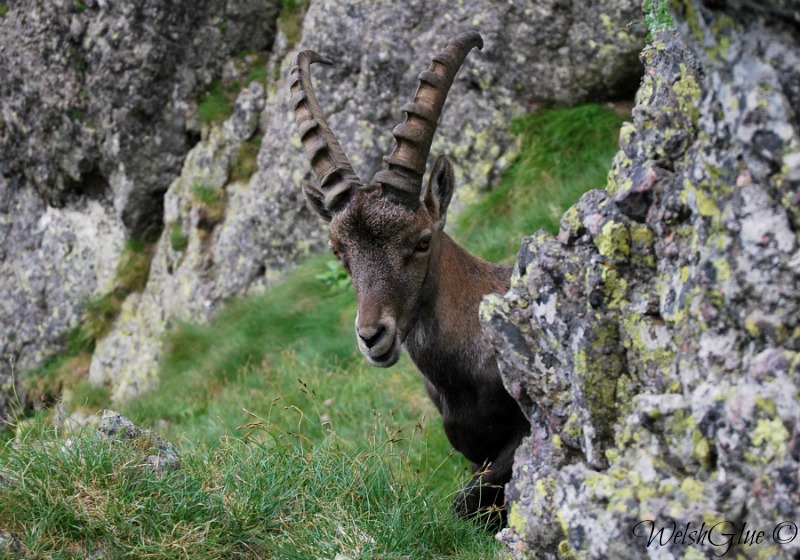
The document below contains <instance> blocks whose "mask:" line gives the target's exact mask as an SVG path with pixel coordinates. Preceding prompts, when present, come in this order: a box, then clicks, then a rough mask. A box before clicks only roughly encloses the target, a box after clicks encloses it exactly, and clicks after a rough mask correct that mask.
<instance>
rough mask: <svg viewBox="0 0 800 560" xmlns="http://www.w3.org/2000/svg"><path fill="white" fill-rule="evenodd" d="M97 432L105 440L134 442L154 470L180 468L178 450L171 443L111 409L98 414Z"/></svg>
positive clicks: (145, 461) (147, 463)
mask: <svg viewBox="0 0 800 560" xmlns="http://www.w3.org/2000/svg"><path fill="white" fill-rule="evenodd" d="M99 417H100V418H99V421H98V422H97V433H98V434H99V435H100V436H101V437H102V438H103V439H106V440H110V441H118V442H122V443H135V444H136V446H137V448H138V449H142V451H143V452H144V453H145V454H146V457H145V458H144V463H145V464H146V465H149V466H150V467H151V468H152V469H153V470H156V471H168V470H177V469H179V468H180V460H179V458H178V451H177V449H176V448H175V446H173V445H172V444H171V443H169V442H167V441H164V440H163V439H161V436H159V435H158V434H157V433H156V432H154V431H152V430H145V429H143V428H139V427H137V426H136V425H135V424H134V423H133V422H131V421H130V420H128V419H127V418H125V417H124V416H122V415H120V414H119V413H117V412H114V411H113V410H104V411H103V412H101V413H100V414H99Z"/></svg>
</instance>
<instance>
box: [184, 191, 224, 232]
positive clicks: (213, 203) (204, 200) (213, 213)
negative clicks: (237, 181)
mask: <svg viewBox="0 0 800 560" xmlns="http://www.w3.org/2000/svg"><path fill="white" fill-rule="evenodd" d="M189 194H190V195H191V199H192V201H193V202H194V203H195V204H197V205H200V206H201V207H202V209H203V210H204V213H205V218H206V219H207V220H209V221H211V222H212V223H219V221H220V220H222V217H223V215H224V213H225V190H224V189H221V188H217V187H214V186H213V185H208V184H206V183H200V182H197V183H193V184H192V186H191V187H190V188H189Z"/></svg>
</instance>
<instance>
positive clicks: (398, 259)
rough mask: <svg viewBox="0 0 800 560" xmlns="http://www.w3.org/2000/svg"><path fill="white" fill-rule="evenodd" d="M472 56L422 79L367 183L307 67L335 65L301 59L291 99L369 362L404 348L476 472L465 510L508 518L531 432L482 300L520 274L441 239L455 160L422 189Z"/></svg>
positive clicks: (458, 56) (447, 56)
mask: <svg viewBox="0 0 800 560" xmlns="http://www.w3.org/2000/svg"><path fill="white" fill-rule="evenodd" d="M473 47H478V48H482V47H483V39H482V38H481V36H480V34H479V33H477V32H475V31H469V32H466V33H462V34H461V35H459V36H458V37H456V38H455V39H454V40H453V41H451V42H450V44H448V45H447V48H446V49H445V50H444V51H443V52H441V53H439V54H438V55H436V56H435V57H434V58H433V63H432V64H431V66H430V68H429V69H428V70H427V71H425V72H422V73H421V74H420V75H419V80H420V83H419V87H418V88H417V92H416V95H415V96H414V100H413V101H412V102H411V103H408V104H406V105H405V106H404V107H403V110H404V111H405V112H406V114H407V116H406V119H405V122H403V123H401V124H400V125H398V126H397V127H396V128H395V129H394V131H393V135H394V137H395V141H396V145H395V148H394V150H393V151H392V153H391V154H390V155H389V156H387V157H385V158H384V161H385V163H386V166H385V168H384V169H383V170H381V171H379V172H378V173H377V174H376V175H375V177H374V179H373V180H372V181H371V182H370V183H369V184H365V183H363V182H362V181H361V180H360V179H359V178H358V176H357V175H356V173H355V171H354V170H353V168H352V166H351V165H350V162H349V161H348V159H347V156H346V155H345V153H344V151H343V150H342V148H341V146H340V145H339V142H338V140H337V139H336V137H335V136H334V134H333V132H332V131H331V129H330V127H329V126H328V124H327V122H326V120H325V117H324V116H323V114H322V111H321V110H320V107H319V104H318V103H317V100H316V97H315V95H314V90H313V88H312V86H311V77H310V65H311V64H312V63H314V62H322V63H325V64H331V62H330V61H328V60H326V59H325V58H323V57H322V56H320V55H319V54H317V53H316V52H313V51H303V52H301V53H300V54H298V55H297V58H296V60H295V63H294V65H293V66H292V69H291V75H290V89H291V95H292V104H293V107H294V112H295V118H296V120H297V126H298V128H299V131H300V136H301V138H302V144H303V147H304V149H305V153H306V156H307V157H308V159H309V161H310V162H311V166H312V168H313V170H314V173H315V175H316V177H317V180H318V181H319V187H317V186H314V185H310V184H306V185H304V187H303V190H304V192H305V195H306V198H307V199H308V202H309V204H310V206H311V208H313V209H314V210H315V211H316V212H317V213H318V214H319V215H320V216H322V217H323V218H324V219H325V220H327V221H328V222H330V226H329V227H330V246H331V249H332V250H333V254H334V255H335V256H336V257H337V258H338V259H339V261H340V262H341V264H342V266H343V267H344V268H345V270H346V271H347V272H348V273H349V274H350V275H351V276H352V279H353V286H354V288H355V292H356V299H357V301H358V314H357V315H356V341H357V343H358V348H359V349H360V350H361V352H362V353H363V354H364V356H365V357H366V358H367V361H368V362H369V363H370V364H372V365H374V366H378V367H389V366H391V365H393V364H394V363H395V362H396V361H397V360H398V358H399V356H400V347H401V345H403V344H405V347H406V349H407V351H408V354H409V356H410V357H411V359H412V360H413V361H414V363H415V364H416V365H417V367H418V368H419V370H420V371H421V372H422V375H423V377H424V381H425V388H426V389H427V391H428V394H429V395H430V397H431V399H433V402H434V403H435V404H436V406H437V407H438V409H439V411H440V412H441V414H442V418H443V420H444V429H445V433H446V434H447V437H448V439H449V440H450V443H452V445H453V447H454V448H455V449H456V450H457V451H459V452H461V453H463V454H464V456H465V457H466V458H467V459H468V460H469V461H470V462H471V463H472V467H473V471H474V472H475V473H476V476H475V477H474V478H473V481H472V483H471V484H470V485H469V486H468V487H467V488H466V489H465V490H464V492H463V493H462V495H461V496H460V497H459V499H458V500H457V502H456V507H457V508H458V509H459V510H460V511H461V512H462V513H465V514H466V515H468V516H473V515H476V514H480V513H483V512H486V511H489V512H495V515H494V519H495V520H499V519H501V518H500V517H498V516H497V515H496V514H497V512H503V511H504V510H503V506H504V485H505V483H506V482H508V481H509V479H510V477H511V467H512V462H513V457H514V451H515V450H516V448H517V446H518V445H519V443H520V441H521V440H522V438H523V437H524V436H525V435H526V434H528V432H529V431H530V425H529V423H528V421H527V419H526V418H525V416H524V415H523V413H522V412H521V410H520V408H519V406H518V405H517V403H516V402H515V401H514V400H513V399H512V398H511V396H510V395H509V394H508V392H506V390H505V388H504V387H503V383H502V381H501V379H500V374H499V371H498V368H497V364H496V362H495V360H494V357H493V356H492V352H491V350H490V348H489V346H488V344H487V341H486V340H485V338H484V336H483V334H482V333H481V328H480V324H479V322H478V306H479V304H480V302H481V299H482V297H483V296H484V294H488V293H491V292H505V291H507V290H508V287H509V279H510V276H511V269H510V268H509V267H506V266H501V265H493V264H490V263H487V262H485V261H483V260H481V259H478V258H476V257H474V256H472V255H470V254H469V253H468V252H467V251H465V250H464V249H462V248H461V247H460V246H459V245H457V244H456V243H455V242H454V241H453V240H452V239H451V238H450V237H449V236H448V235H447V234H446V233H445V232H444V225H445V218H446V215H447V207H448V204H449V203H450V198H451V197H452V195H453V189H454V187H455V185H454V175H453V168H452V166H451V164H450V161H449V160H448V159H447V157H445V156H439V159H437V160H436V163H435V165H434V166H433V171H432V173H431V177H430V179H429V181H428V184H427V186H423V174H424V173H425V165H426V161H427V158H428V153H429V152H430V148H431V142H432V140H433V135H434V132H435V130H436V126H437V123H438V120H439V114H440V113H441V111H442V107H443V106H444V102H445V99H446V97H447V93H448V91H449V90H450V86H451V85H452V83H453V79H454V78H455V75H456V72H457V71H458V69H459V68H460V67H461V64H462V63H463V62H464V59H465V58H466V56H467V53H469V51H470V50H471V49H472V48H473Z"/></svg>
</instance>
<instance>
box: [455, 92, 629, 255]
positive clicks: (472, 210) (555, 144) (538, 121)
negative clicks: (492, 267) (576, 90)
mask: <svg viewBox="0 0 800 560" xmlns="http://www.w3.org/2000/svg"><path fill="white" fill-rule="evenodd" d="M621 124H622V117H621V116H620V115H619V114H618V113H617V112H616V111H614V110H612V109H610V108H607V107H603V106H600V105H595V104H587V105H581V106H578V107H569V108H552V109H546V110H542V111H538V112H536V113H531V114H529V115H527V116H525V117H523V118H519V119H517V120H516V121H514V123H513V125H512V131H513V132H514V133H515V134H516V135H517V138H518V139H519V142H520V156H519V157H518V158H517V160H516V161H515V162H514V163H513V164H512V166H511V167H510V169H509V170H508V171H507V172H506V173H505V175H504V176H503V178H502V179H501V181H500V183H499V184H498V186H497V187H496V188H495V189H493V190H492V191H491V192H490V193H488V194H487V195H486V196H485V197H484V198H483V199H482V200H480V201H479V202H477V203H476V204H473V205H471V206H470V207H469V208H467V209H466V210H464V212H462V213H461V214H460V215H459V216H458V218H457V220H456V223H455V224H454V225H455V228H454V237H455V239H457V240H458V241H459V242H461V243H462V244H463V245H464V246H465V247H466V248H467V249H468V250H470V251H471V252H473V253H475V254H477V255H480V256H481V257H483V258H485V259H487V260H490V261H493V262H500V261H505V262H511V261H512V260H513V257H514V255H516V252H517V250H518V249H519V243H520V239H521V238H522V237H523V236H524V235H530V234H532V233H534V232H535V231H537V230H539V229H545V230H547V231H549V232H551V233H554V234H555V233H557V232H558V228H559V222H560V220H561V215H562V214H563V213H564V211H566V210H567V208H569V207H570V206H571V205H572V204H574V203H575V202H576V201H577V200H578V198H580V195H581V194H583V193H584V192H586V191H587V190H589V189H592V188H603V187H604V186H605V183H606V176H607V175H608V170H609V168H610V162H611V158H612V157H613V156H614V153H615V152H616V151H617V149H618V136H619V127H620V125H621Z"/></svg>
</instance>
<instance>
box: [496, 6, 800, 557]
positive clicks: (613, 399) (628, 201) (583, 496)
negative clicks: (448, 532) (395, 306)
mask: <svg viewBox="0 0 800 560" xmlns="http://www.w3.org/2000/svg"><path fill="white" fill-rule="evenodd" d="M676 5H677V4H676ZM680 6H681V10H682V11H681V12H680V13H678V14H677V19H678V21H679V32H664V33H661V34H659V35H657V36H656V37H655V38H654V40H653V42H652V44H651V45H650V46H649V47H648V48H647V49H646V50H645V51H644V53H643V55H642V58H643V61H644V63H645V79H644V80H643V82H642V85H641V88H640V89H639V91H638V93H637V105H636V107H635V109H634V111H633V122H632V123H629V124H626V125H624V126H623V128H622V130H621V134H620V151H619V153H618V154H617V156H616V158H615V160H614V165H613V169H612V171H611V173H610V175H609V181H608V184H607V186H606V189H605V190H603V191H599V190H598V191H592V192H589V193H587V194H586V195H584V196H583V198H582V199H581V200H580V201H579V202H578V203H577V204H576V205H575V206H574V207H573V208H571V209H570V210H569V211H568V212H567V213H566V214H565V216H564V218H563V219H562V222H561V230H560V232H559V234H558V236H557V238H554V237H552V236H550V235H548V234H545V233H541V232H540V233H538V234H536V235H534V236H532V237H530V238H527V239H525V240H524V241H523V245H522V248H521V250H520V253H519V256H518V260H517V263H516V267H515V270H514V275H513V278H512V286H511V290H510V291H509V292H508V293H507V294H505V295H504V296H490V297H488V298H487V299H486V300H485V301H484V304H483V306H482V308H481V319H482V322H483V325H484V328H485V330H486V333H487V335H488V336H489V337H490V338H491V339H492V341H493V344H494V345H495V348H496V351H497V356H498V360H499V363H500V365H501V371H502V375H503V377H504V382H505V384H506V387H507V388H508V389H509V391H510V392H511V393H512V395H514V396H515V397H516V398H517V400H518V402H519V404H520V406H521V407H522V409H523V410H524V411H525V412H526V414H527V415H528V417H529V418H530V420H531V423H532V433H531V437H530V438H529V439H528V440H526V441H525V442H524V443H523V444H522V446H521V447H520V448H519V450H518V451H517V455H516V459H515V469H514V476H513V479H512V481H511V483H510V484H509V486H508V488H507V496H508V497H509V523H510V530H509V531H507V533H508V534H506V535H504V541H505V542H508V543H510V546H512V548H513V550H514V551H515V552H514V553H515V554H517V555H521V557H523V558H561V557H580V558H640V557H643V556H650V557H654V558H656V557H657V558H677V557H691V556H692V555H695V556H698V557H699V556H704V557H705V556H708V555H710V554H714V555H721V554H723V553H726V552H727V549H726V545H725V544H724V542H725V539H726V537H725V535H724V534H723V533H726V532H727V533H731V532H737V531H746V530H748V529H750V530H754V531H758V530H763V531H765V539H764V541H763V542H761V543H759V544H752V543H751V544H740V545H737V548H736V549H735V550H736V551H737V553H740V554H743V555H747V556H756V555H759V556H761V555H763V556H769V557H771V558H793V557H795V556H796V555H797V554H798V551H800V542H796V540H792V541H790V539H789V538H788V537H786V535H788V532H789V531H790V529H791V525H786V524H785V523H794V520H796V519H797V518H798V517H799V516H800V505H798V504H800V495H799V494H798V480H799V479H798V474H797V473H798V472H800V453H799V452H798V449H800V445H798V443H797V442H798V441H799V440H798V437H797V434H798V433H800V402H798V398H797V395H798V394H799V393H798V389H799V388H800V374H799V373H798V371H800V368H799V367H798V364H800V358H798V344H799V342H798V341H799V340H800V338H799V337H798V336H799V335H798V333H800V330H798V324H797V321H798V317H800V283H798V280H799V279H800V278H799V277H800V272H798V271H800V267H798V264H800V251H798V239H797V227H796V224H797V208H798V206H797V191H798V186H800V157H798V155H800V141H799V140H800V138H799V134H800V132H798V131H800V126H798V125H799V124H800V123H799V122H798V115H797V112H796V110H793V109H792V108H793V107H794V108H796V107H798V106H800V105H798V99H800V97H798V94H800V87H799V86H798V84H800V70H799V69H800V65H798V64H797V63H798V62H799V61H798V60H797V57H798V53H799V52H800V48H798V47H800V45H799V44H798V43H799V42H800V39H798V36H797V34H796V32H795V31H796V25H797V20H796V11H795V12H792V11H791V10H789V9H783V8H782V7H780V6H777V5H776V6H772V7H767V6H763V7H761V6H759V7H756V6H755V5H753V4H751V3H745V2H730V3H725V4H720V3H714V4H713V5H712V4H711V3H707V2H700V1H694V2H686V3H683V4H681V5H680ZM704 522H705V524H706V525H705V528H706V529H708V528H709V527H710V526H716V529H714V530H716V531H717V533H716V537H715V542H717V543H723V544H719V546H715V545H714V544H713V543H711V542H710V541H709V539H704V540H702V542H699V540H700V539H699V534H700V531H701V526H702V523H704ZM724 522H728V523H727V524H726V525H716V524H718V523H724ZM745 522H746V527H744V526H743V523H745ZM687 523H688V524H689V529H688V530H687V531H686V536H687V537H689V538H682V537H681V536H678V538H677V540H675V541H674V542H670V543H668V544H667V543H666V542H665V544H664V545H662V544H661V543H660V542H659V540H658V537H656V539H655V541H652V542H649V541H650V535H651V534H652V533H651V531H654V532H655V533H656V534H657V532H658V530H659V529H661V528H663V529H664V530H665V531H666V539H667V540H669V537H670V535H672V531H674V530H684V528H685V527H686V526H687ZM782 523H783V524H784V525H781V524H782ZM781 527H783V529H781ZM676 528H677V529H676ZM691 530H697V531H698V532H697V533H694V537H691V536H690V535H689V531H691ZM784 530H785V532H786V534H784V533H782V532H781V531H784ZM692 538H694V539H695V540H692ZM737 538H738V536H737Z"/></svg>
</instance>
